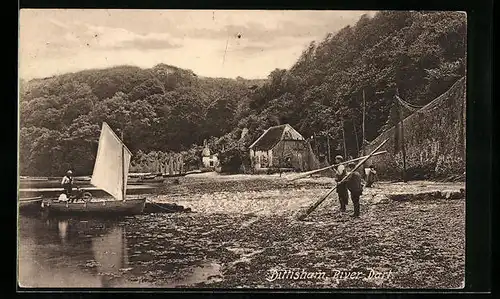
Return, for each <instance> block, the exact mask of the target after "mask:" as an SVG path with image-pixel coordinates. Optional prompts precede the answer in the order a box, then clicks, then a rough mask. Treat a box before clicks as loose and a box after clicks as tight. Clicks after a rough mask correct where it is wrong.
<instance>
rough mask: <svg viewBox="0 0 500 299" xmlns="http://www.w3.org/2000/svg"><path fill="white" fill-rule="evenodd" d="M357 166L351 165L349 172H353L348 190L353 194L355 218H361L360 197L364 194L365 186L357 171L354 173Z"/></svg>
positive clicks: (348, 182)
mask: <svg viewBox="0 0 500 299" xmlns="http://www.w3.org/2000/svg"><path fill="white" fill-rule="evenodd" d="M355 166H356V165H355V164H354V163H349V164H348V165H347V171H348V172H352V173H351V174H350V175H349V178H348V179H347V189H348V190H349V191H350V192H351V200H352V205H353V206H354V215H353V217H359V197H360V196H361V194H362V193H363V185H362V179H361V175H360V174H359V173H358V172H357V171H353V169H354V167H355Z"/></svg>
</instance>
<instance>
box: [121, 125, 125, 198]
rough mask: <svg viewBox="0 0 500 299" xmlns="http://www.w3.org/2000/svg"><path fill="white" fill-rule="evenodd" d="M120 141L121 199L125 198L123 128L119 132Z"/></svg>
mask: <svg viewBox="0 0 500 299" xmlns="http://www.w3.org/2000/svg"><path fill="white" fill-rule="evenodd" d="M121 142H122V200H125V150H124V148H123V128H122V133H121Z"/></svg>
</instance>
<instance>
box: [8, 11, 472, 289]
mask: <svg viewBox="0 0 500 299" xmlns="http://www.w3.org/2000/svg"><path fill="white" fill-rule="evenodd" d="M19 27H20V28H19V38H20V43H19V161H18V165H19V184H18V189H19V190H18V192H19V197H18V200H17V201H18V212H19V213H18V257H17V263H18V269H17V274H18V276H17V280H18V285H19V287H20V288H26V289H30V288H63V289H64V288H75V287H78V288H80V287H81V288H136V287H140V288H155V289H157V288H171V289H180V288H190V289H242V288H251V289H274V290H276V289H366V288H370V289H373V288H375V289H377V288H384V289H408V288H411V289H461V288H463V287H464V285H465V207H466V198H465V165H466V161H465V152H466V151H465V140H466V136H465V134H466V130H465V124H466V82H467V77H466V73H467V72H466V67H467V65H466V61H467V53H466V49H467V14H466V13H465V12H455V11H345V10H342V11H327V10H322V11H306V10H294V11H290V10H267V11H265V10H260V11H259V10H106V9H21V11H20V20H19Z"/></svg>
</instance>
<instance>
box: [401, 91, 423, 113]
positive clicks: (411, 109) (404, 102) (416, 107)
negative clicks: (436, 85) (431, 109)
mask: <svg viewBox="0 0 500 299" xmlns="http://www.w3.org/2000/svg"><path fill="white" fill-rule="evenodd" d="M396 99H397V100H398V102H399V103H400V104H401V105H402V106H404V107H405V108H406V109H408V110H410V111H412V112H415V111H417V110H418V109H421V108H423V107H424V106H417V105H414V104H410V103H408V102H406V101H405V100H403V99H402V98H400V97H399V96H398V95H396Z"/></svg>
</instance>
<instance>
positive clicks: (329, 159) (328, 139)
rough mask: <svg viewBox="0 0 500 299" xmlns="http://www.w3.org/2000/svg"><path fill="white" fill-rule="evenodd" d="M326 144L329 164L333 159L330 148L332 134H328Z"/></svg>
mask: <svg viewBox="0 0 500 299" xmlns="http://www.w3.org/2000/svg"><path fill="white" fill-rule="evenodd" d="M326 146H327V147H328V164H330V163H331V161H332V157H331V150H330V136H328V134H326Z"/></svg>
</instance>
